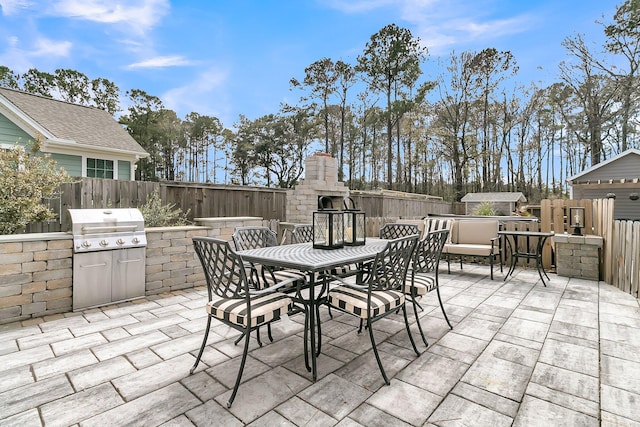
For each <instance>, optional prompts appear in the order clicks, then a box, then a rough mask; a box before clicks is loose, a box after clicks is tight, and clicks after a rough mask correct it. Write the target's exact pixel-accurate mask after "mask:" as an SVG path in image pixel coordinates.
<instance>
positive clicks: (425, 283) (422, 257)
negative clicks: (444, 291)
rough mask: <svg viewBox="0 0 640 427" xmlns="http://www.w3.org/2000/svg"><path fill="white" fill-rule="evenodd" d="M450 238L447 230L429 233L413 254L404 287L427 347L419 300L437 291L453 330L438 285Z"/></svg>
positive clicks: (442, 308)
mask: <svg viewBox="0 0 640 427" xmlns="http://www.w3.org/2000/svg"><path fill="white" fill-rule="evenodd" d="M448 236H449V230H447V229H443V230H437V231H431V232H429V233H427V235H426V236H425V237H424V239H422V240H420V241H419V242H418V244H417V246H416V250H415V251H414V252H413V258H412V260H411V269H410V273H407V281H406V283H405V287H404V292H405V294H407V297H408V298H409V299H410V300H411V302H412V303H413V311H414V314H415V316H416V323H417V324H418V330H419V331H420V335H421V336H422V341H423V342H424V345H426V346H428V345H429V344H428V343H427V339H426V338H425V336H424V332H423V331H422V325H421V324H420V319H419V318H418V308H420V309H422V307H421V306H420V304H419V303H418V301H417V300H418V299H420V298H421V297H423V296H424V295H426V294H427V293H429V292H431V291H433V290H435V291H436V293H437V295H438V302H439V303H440V309H441V310H442V314H443V315H444V319H445V320H446V321H447V324H448V325H449V328H450V329H453V326H451V322H450V321H449V317H447V313H446V312H445V310H444V305H443V304H442V298H441V297H440V288H439V284H438V265H439V264H440V256H441V254H442V248H443V247H444V244H445V242H446V241H447V238H448Z"/></svg>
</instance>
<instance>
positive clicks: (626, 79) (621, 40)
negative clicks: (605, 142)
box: [601, 0, 640, 151]
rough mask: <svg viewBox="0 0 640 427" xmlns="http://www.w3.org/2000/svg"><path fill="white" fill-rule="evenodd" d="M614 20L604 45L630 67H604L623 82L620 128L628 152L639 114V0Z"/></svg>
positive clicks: (621, 9) (623, 7) (607, 28)
mask: <svg viewBox="0 0 640 427" xmlns="http://www.w3.org/2000/svg"><path fill="white" fill-rule="evenodd" d="M613 19H614V22H613V23H611V24H608V25H604V34H605V36H606V37H607V40H606V41H605V44H604V47H605V49H606V50H607V51H608V52H610V53H612V54H614V55H621V56H622V57H624V59H626V61H627V63H626V67H615V68H614V67H604V66H603V67H601V68H603V69H604V70H605V71H608V72H609V73H610V74H611V75H612V76H613V77H614V78H615V79H616V80H617V81H618V83H619V85H620V92H619V93H620V99H621V106H620V127H621V141H620V143H621V146H620V150H621V151H625V150H627V148H628V147H629V133H631V132H633V131H634V126H633V123H632V120H635V115H636V114H637V113H638V98H639V97H638V95H639V93H640V92H639V91H640V89H639V88H638V69H639V68H640V3H639V2H638V0H626V1H624V2H623V3H622V4H621V5H620V6H618V8H617V9H616V13H615V14H614V16H613Z"/></svg>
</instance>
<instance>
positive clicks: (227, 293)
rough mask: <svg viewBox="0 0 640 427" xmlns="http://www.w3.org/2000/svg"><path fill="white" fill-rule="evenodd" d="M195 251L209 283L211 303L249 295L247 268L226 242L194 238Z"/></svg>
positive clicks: (209, 238)
mask: <svg viewBox="0 0 640 427" xmlns="http://www.w3.org/2000/svg"><path fill="white" fill-rule="evenodd" d="M193 247H194V249H195V252H196V254H197V255H198V258H199V259H200V263H201V264H202V269H203V270H204V275H205V278H206V281H207V291H208V293H209V301H211V299H212V297H213V295H217V296H219V297H221V298H243V297H247V296H248V294H249V286H248V281H247V276H246V273H245V268H244V265H243V263H242V260H241V259H240V257H239V256H238V255H237V254H236V253H235V251H234V250H233V248H231V245H230V244H229V242H228V241H226V240H221V239H216V238H213V237H193Z"/></svg>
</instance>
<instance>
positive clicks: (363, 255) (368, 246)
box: [238, 238, 387, 381]
mask: <svg viewBox="0 0 640 427" xmlns="http://www.w3.org/2000/svg"><path fill="white" fill-rule="evenodd" d="M386 245H387V240H384V239H374V238H367V240H366V243H365V244H364V245H360V246H345V247H343V248H339V249H316V248H314V247H313V244H312V243H298V244H292V245H280V246H269V247H264V248H258V249H250V250H244V251H238V255H240V257H241V258H242V260H243V261H245V262H249V263H253V264H260V265H263V266H269V267H279V268H286V269H294V270H298V271H301V272H304V273H306V274H307V275H308V279H307V282H306V283H304V284H302V285H301V284H298V289H297V292H296V294H297V296H298V297H299V298H301V299H302V300H301V302H302V303H303V304H304V305H305V316H306V317H307V318H305V329H306V328H307V325H308V328H309V329H308V330H305V363H306V368H307V370H308V371H311V373H312V375H313V381H315V380H316V379H317V369H316V341H315V335H316V325H317V329H318V336H319V335H320V319H316V315H315V312H316V310H315V309H316V304H318V303H321V302H322V300H321V299H316V295H315V288H316V286H320V285H321V286H323V287H324V286H325V282H324V279H323V278H322V274H321V273H323V272H330V271H332V270H335V269H337V268H340V267H343V266H346V265H354V264H356V265H357V264H361V263H364V262H367V261H370V260H373V259H374V258H375V256H376V254H378V253H379V252H380V251H382V250H383V249H384V248H385V247H386ZM301 287H304V288H305V289H308V292H306V293H305V294H306V295H304V296H303V293H302V292H301V290H302V289H301ZM307 306H308V307H309V309H306V307H307ZM316 322H317V323H316ZM309 330H310V331H311V333H310V340H311V366H309V363H308V357H307V351H306V333H307V332H308V331H309ZM318 339H319V338H318Z"/></svg>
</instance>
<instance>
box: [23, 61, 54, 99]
mask: <svg viewBox="0 0 640 427" xmlns="http://www.w3.org/2000/svg"><path fill="white" fill-rule="evenodd" d="M20 78H21V80H22V88H23V90H24V91H25V92H29V93H32V94H34V95H41V96H46V97H47V98H51V97H52V95H51V92H52V90H53V89H54V88H55V85H56V83H55V76H54V75H53V74H50V73H46V72H44V71H38V70H36V69H35V68H31V69H29V70H28V71H27V72H26V73H24V74H23V75H22V76H21V77H20Z"/></svg>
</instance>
